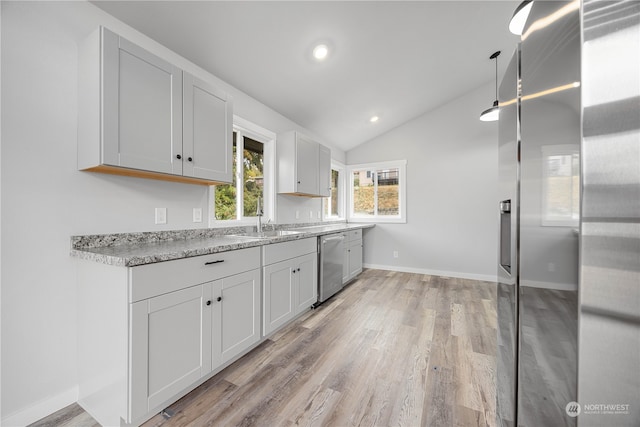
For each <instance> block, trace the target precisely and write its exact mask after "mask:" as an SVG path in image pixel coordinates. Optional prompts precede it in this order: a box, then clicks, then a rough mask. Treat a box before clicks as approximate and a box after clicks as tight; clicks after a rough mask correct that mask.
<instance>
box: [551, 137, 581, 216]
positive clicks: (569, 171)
mask: <svg viewBox="0 0 640 427" xmlns="http://www.w3.org/2000/svg"><path fill="white" fill-rule="evenodd" d="M579 219H580V154H579V148H578V146H577V145H547V146H544V147H542V225H546V226H559V227H562V226H564V227H577V226H578V223H579Z"/></svg>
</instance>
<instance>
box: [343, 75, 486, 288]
mask: <svg viewBox="0 0 640 427" xmlns="http://www.w3.org/2000/svg"><path fill="white" fill-rule="evenodd" d="M493 86H494V85H493V84H491V85H486V86H483V87H481V88H479V89H477V90H475V91H473V92H470V93H468V94H466V95H464V96H462V97H460V98H458V99H455V100H453V101H452V102H450V103H448V104H446V105H443V106H442V107H440V108H438V109H436V110H434V111H431V112H429V113H427V114H424V115H422V116H420V117H417V118H415V119H413V120H411V121H409V122H408V123H406V124H404V125H402V126H400V127H398V128H396V129H394V130H392V131H390V132H388V133H386V134H384V135H382V136H380V137H378V138H375V139H373V140H372V141H369V142H368V143H366V144H363V145H360V146H358V147H356V148H354V149H353V150H351V151H348V152H347V164H359V163H369V162H380V161H386V160H399V159H406V160H407V183H408V185H407V223H406V224H377V225H376V226H375V227H374V228H373V229H370V230H368V231H367V232H365V248H364V252H365V255H364V262H365V264H366V265H368V266H370V267H378V268H390V269H396V270H402V271H413V272H424V273H432V274H440V275H447V276H455V277H464V278H476V279H484V280H495V276H496V265H497V221H498V217H497V206H498V205H497V180H498V174H497V170H498V164H497V159H498V125H497V123H498V122H493V123H485V122H481V121H480V120H478V117H479V114H480V112H481V111H482V110H484V109H486V108H488V106H490V104H491V99H492V98H491V94H492V93H493V90H494V87H493ZM393 251H398V253H399V256H398V258H393Z"/></svg>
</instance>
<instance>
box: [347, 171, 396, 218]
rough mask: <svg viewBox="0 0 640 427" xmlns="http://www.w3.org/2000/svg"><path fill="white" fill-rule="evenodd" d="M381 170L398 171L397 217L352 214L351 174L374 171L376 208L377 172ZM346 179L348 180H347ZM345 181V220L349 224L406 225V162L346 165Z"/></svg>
mask: <svg viewBox="0 0 640 427" xmlns="http://www.w3.org/2000/svg"><path fill="white" fill-rule="evenodd" d="M382 169H398V211H399V213H398V215H394V216H390V215H378V213H377V212H376V213H375V214H374V215H371V216H366V217H365V216H358V215H356V214H355V213H354V206H353V201H354V199H353V192H354V186H353V172H354V171H358V170H370V171H375V172H376V173H375V174H374V177H375V178H374V195H375V197H376V201H375V202H374V203H375V206H377V194H378V193H377V191H378V190H377V188H378V180H377V175H378V172H379V171H380V170H382ZM347 177H348V178H347ZM345 179H347V180H348V195H347V197H348V205H349V208H348V213H347V220H348V221H349V222H362V223H406V222H407V160H392V161H386V162H376V163H361V164H357V165H347V173H346V177H345Z"/></svg>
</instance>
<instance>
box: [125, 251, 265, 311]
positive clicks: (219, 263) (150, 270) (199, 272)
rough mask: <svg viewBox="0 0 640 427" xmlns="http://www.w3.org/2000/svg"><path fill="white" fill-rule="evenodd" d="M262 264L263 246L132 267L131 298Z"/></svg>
mask: <svg viewBox="0 0 640 427" xmlns="http://www.w3.org/2000/svg"><path fill="white" fill-rule="evenodd" d="M255 268H260V248H258V247H255V248H248V249H239V250H237V251H229V252H220V253H217V254H211V255H202V256H197V257H192V258H184V259H178V260H174V261H166V262H159V263H156V264H148V265H142V266H139V267H132V268H130V269H129V302H135V301H140V300H143V299H147V298H151V297H154V296H156V295H161V294H165V293H167V292H173V291H176V290H178V289H183V288H186V287H189V286H193V285H198V284H201V283H205V282H210V281H212V280H217V279H221V278H223V277H227V276H232V275H234V274H238V273H242V272H245V271H248V270H253V269H255Z"/></svg>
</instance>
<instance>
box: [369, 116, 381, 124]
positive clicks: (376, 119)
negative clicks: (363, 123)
mask: <svg viewBox="0 0 640 427" xmlns="http://www.w3.org/2000/svg"><path fill="white" fill-rule="evenodd" d="M378 120H380V117H378V116H372V117H371V118H370V119H369V121H370V122H371V123H375V122H377V121H378Z"/></svg>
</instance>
